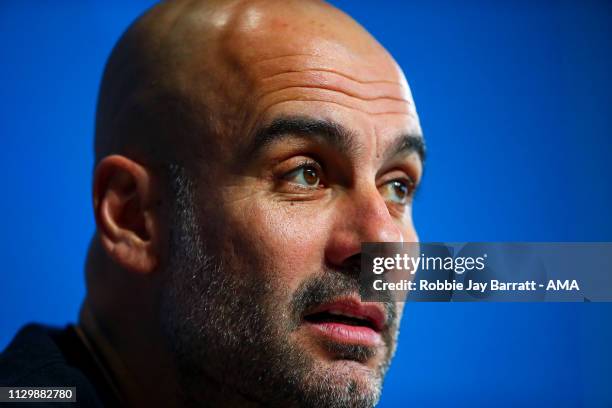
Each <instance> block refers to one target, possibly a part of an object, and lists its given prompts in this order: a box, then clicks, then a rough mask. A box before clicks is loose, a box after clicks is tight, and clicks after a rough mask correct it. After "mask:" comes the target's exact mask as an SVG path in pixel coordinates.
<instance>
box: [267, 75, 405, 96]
mask: <svg viewBox="0 0 612 408" xmlns="http://www.w3.org/2000/svg"><path fill="white" fill-rule="evenodd" d="M259 82H260V84H264V89H263V92H274V91H278V90H281V89H290V88H321V89H328V90H332V91H336V92H340V93H343V94H345V95H347V96H352V97H355V98H358V99H361V100H364V101H376V100H382V99H387V100H390V101H397V102H403V103H407V104H410V103H411V101H410V100H408V99H406V98H403V97H401V95H402V92H401V90H400V89H393V88H392V87H390V86H389V84H386V83H380V82H368V83H363V82H357V81H353V80H349V79H347V78H346V77H345V76H342V75H338V74H336V73H333V72H330V71H320V70H313V69H308V70H302V71H285V72H279V73H276V74H274V75H272V76H270V77H266V78H263V79H260V81H259ZM270 82H272V84H270V85H267V86H266V85H265V84H266V83H270ZM376 85H378V86H376ZM394 91H395V92H394Z"/></svg>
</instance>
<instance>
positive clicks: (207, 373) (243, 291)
mask: <svg viewBox="0 0 612 408" xmlns="http://www.w3.org/2000/svg"><path fill="white" fill-rule="evenodd" d="M170 170H171V174H170V177H171V180H170V181H171V185H172V190H173V193H174V195H175V197H174V202H175V204H174V209H173V211H172V216H173V218H174V220H173V228H172V231H171V237H170V239H171V241H170V246H171V247H170V254H171V255H170V261H169V263H168V268H167V272H166V273H167V278H166V279H167V282H166V285H165V288H166V290H165V292H164V293H163V295H162V299H161V315H162V329H163V331H164V334H165V336H166V338H167V342H168V346H169V348H170V350H171V352H172V353H173V354H174V355H175V356H176V363H177V367H178V377H179V383H180V385H181V391H180V395H179V396H178V397H179V399H180V400H181V401H182V403H183V404H184V405H185V406H209V405H214V404H216V403H219V404H223V403H224V401H222V400H219V396H222V395H224V394H225V395H236V394H239V395H241V396H242V397H243V398H244V399H246V400H248V401H250V402H252V403H253V405H264V406H278V407H287V406H296V407H298V406H299V407H330V408H340V407H356V408H359V407H364V408H365V407H372V406H374V405H375V404H376V403H377V402H378V399H379V397H380V391H381V387H382V378H383V376H384V372H385V371H386V369H387V367H388V363H389V361H390V359H391V354H392V351H390V352H389V353H388V356H387V358H386V361H385V362H384V363H383V364H381V366H380V367H379V369H378V370H377V372H376V373H374V374H371V373H370V378H369V379H368V380H367V381H366V383H367V384H366V385H365V386H364V385H363V384H362V383H358V382H357V381H355V380H354V379H353V378H350V379H340V380H339V379H338V378H337V377H338V373H337V372H336V371H331V370H326V369H325V367H324V366H323V365H322V364H321V363H318V362H317V361H315V360H314V359H313V357H312V356H310V355H308V354H307V352H306V351H305V350H303V349H302V348H300V347H298V345H297V344H295V342H292V341H291V334H292V331H293V330H294V329H295V328H296V323H295V320H294V319H293V316H292V313H291V312H290V311H289V310H287V311H285V312H283V311H279V302H278V301H279V300H284V301H285V302H286V303H285V304H289V300H290V299H291V297H290V295H291V294H289V293H279V289H278V288H273V287H272V286H271V284H270V283H271V282H270V281H268V280H265V279H261V278H260V279H257V280H256V279H255V278H254V276H255V274H248V273H244V274H241V275H240V279H236V278H235V277H236V276H238V275H237V274H236V273H232V272H231V271H228V270H226V268H225V267H224V263H223V259H222V257H220V256H213V255H211V254H209V253H207V250H206V248H207V246H206V242H205V240H204V239H203V234H202V233H201V231H200V227H199V226H200V225H201V224H200V223H199V222H198V221H199V220H198V217H197V215H196V214H197V213H196V211H195V208H194V207H195V206H194V203H195V201H194V195H193V192H194V186H193V184H192V183H191V181H190V180H189V178H188V176H187V175H186V172H185V170H184V169H183V168H179V167H173V168H171V169H170ZM274 300H276V302H274ZM286 309H289V308H288V307H287V308H286ZM284 322H286V323H285V324H283V323H284ZM344 368H345V369H346V370H351V369H352V368H351V367H350V366H346V367H344ZM363 369H364V370H365V368H363ZM348 374H349V373H347V376H348ZM207 387H212V388H207ZM364 388H366V389H364ZM210 390H214V392H211V391H210ZM226 402H227V401H226Z"/></svg>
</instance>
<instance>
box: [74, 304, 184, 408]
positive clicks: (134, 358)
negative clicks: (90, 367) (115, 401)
mask: <svg viewBox="0 0 612 408" xmlns="http://www.w3.org/2000/svg"><path fill="white" fill-rule="evenodd" d="M116 323H117V320H113V325H112V328H111V326H110V325H105V324H104V320H103V319H100V318H98V317H97V315H96V313H94V311H93V310H92V307H91V305H90V304H89V302H88V301H87V300H85V302H84V303H83V306H82V308H81V312H80V315H79V329H80V330H81V332H82V333H83V335H84V337H85V341H86V342H88V343H89V345H88V347H89V348H90V349H91V350H92V351H93V352H94V353H95V354H96V358H97V359H98V360H99V361H101V362H102V366H103V367H102V369H104V370H106V371H107V375H106V377H108V378H110V381H112V384H111V386H112V388H114V389H115V390H116V391H117V393H118V394H119V395H118V397H119V399H121V400H122V401H124V403H125V404H126V405H127V406H166V407H176V406H179V404H178V403H177V401H176V396H177V394H178V393H177V389H178V387H177V386H176V382H175V381H174V380H173V377H172V376H171V375H170V373H173V372H175V371H174V370H172V369H171V365H170V364H165V363H164V358H163V357H162V356H165V355H167V353H166V352H165V351H162V350H160V349H161V348H160V347H159V343H158V342H156V341H154V339H153V338H152V337H151V336H146V335H143V334H144V333H143V331H142V330H139V329H140V327H138V324H137V323H136V324H129V323H128V324H125V325H124V326H123V327H122V328H120V327H117V326H118V325H117V324H116ZM147 337H148V338H147Z"/></svg>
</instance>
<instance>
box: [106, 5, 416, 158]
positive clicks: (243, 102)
mask: <svg viewBox="0 0 612 408" xmlns="http://www.w3.org/2000/svg"><path fill="white" fill-rule="evenodd" d="M300 87H301V88H303V89H305V88H306V87H310V88H311V89H312V90H314V91H315V92H314V95H311V96H309V97H303V96H297V98H300V99H307V98H311V99H313V98H318V99H322V100H329V99H330V98H328V97H329V96H330V95H329V93H330V92H336V93H338V94H344V99H346V101H344V102H346V103H347V104H348V105H351V106H353V105H355V106H356V107H357V108H359V109H361V110H364V111H365V112H367V113H371V114H376V113H384V112H390V111H394V110H398V109H399V110H400V111H406V112H409V111H411V109H413V108H412V106H410V105H411V104H410V103H408V104H404V105H405V106H403V107H399V108H398V107H397V106H394V105H398V104H397V103H395V104H394V102H398V101H399V102H400V103H401V102H409V101H410V95H409V90H408V87H407V86H406V84H405V80H404V78H403V75H402V74H401V71H400V70H399V69H398V68H397V66H396V64H395V62H394V61H393V59H392V58H391V57H390V56H389V55H388V53H387V52H386V51H385V50H384V49H383V48H382V47H381V46H380V45H379V44H378V42H377V41H376V40H375V39H374V38H373V37H371V36H370V35H369V34H368V33H367V32H366V31H365V30H364V29H363V28H362V27H361V26H360V25H359V24H358V23H356V22H355V21H354V20H353V19H351V18H350V17H349V16H347V15H346V14H344V13H342V12H341V11H339V10H338V9H336V8H334V7H332V6H330V5H328V4H327V3H324V2H322V1H310V0H289V1H287V0H263V1H239V0H222V1H203V0H177V1H168V2H164V3H162V4H160V5H158V6H156V7H154V8H152V9H151V10H149V11H148V12H147V13H145V14H144V15H143V16H142V17H141V18H140V19H138V20H137V21H136V22H135V23H134V24H133V25H132V26H131V27H130V28H129V29H128V30H127V32H126V33H125V34H124V35H123V37H122V38H121V40H120V41H119V43H118V44H117V46H116V47H115V49H114V50H113V52H112V55H111V57H110V58H109V61H108V64H107V67H106V70H105V73H104V77H103V81H102V84H101V88H100V95H99V101H98V111H97V118H96V143H95V149H96V162H98V161H99V160H100V159H101V158H103V157H105V156H107V155H109V154H112V153H119V154H124V155H127V156H129V157H132V158H134V159H136V160H139V161H141V162H145V163H147V162H151V161H153V162H158V161H168V160H169V161H181V162H182V161H187V162H189V161H190V159H193V158H194V157H193V156H196V157H200V155H202V154H204V152H206V154H205V155H206V156H209V155H211V156H213V157H219V158H221V157H223V156H224V155H227V154H228V152H227V151H226V148H227V146H228V143H229V144H230V145H233V144H234V143H236V142H238V141H239V139H240V138H241V137H245V136H246V135H248V134H249V132H251V131H253V130H254V128H255V127H256V126H257V123H258V121H260V120H262V119H263V117H264V116H265V115H266V113H268V112H267V110H268V109H270V108H271V107H273V106H274V105H275V104H278V103H279V102H281V101H282V100H284V99H287V98H291V97H292V96H294V94H295V93H296V92H295V91H299V88H300ZM326 92H327V93H328V95H325V93H326ZM336 96H340V95H336ZM349 99H352V100H349ZM372 100H375V102H377V103H369V104H367V106H363V105H366V104H365V103H364V102H367V101H372ZM330 102H334V103H338V101H330ZM342 102H343V101H340V103H342ZM410 113H411V112H410Z"/></svg>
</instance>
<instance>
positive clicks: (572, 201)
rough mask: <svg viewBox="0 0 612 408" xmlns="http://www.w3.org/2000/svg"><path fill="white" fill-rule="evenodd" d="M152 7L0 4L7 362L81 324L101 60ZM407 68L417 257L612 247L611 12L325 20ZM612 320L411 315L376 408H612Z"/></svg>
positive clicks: (530, 310) (530, 7)
mask: <svg viewBox="0 0 612 408" xmlns="http://www.w3.org/2000/svg"><path fill="white" fill-rule="evenodd" d="M151 3H152V2H151V1H142V0H141V1H130V2H126V1H119V0H114V1H108V0H107V1H93V0H88V1H86V0H78V1H77V0H75V1H62V2H59V1H42V0H41V1H24V0H14V1H10V0H3V1H2V2H1V3H0V41H1V42H2V52H0V84H1V86H0V106H1V108H0V135H1V137H2V149H0V172H1V173H2V174H3V180H4V190H3V193H2V200H0V214H1V217H2V229H1V230H0V256H1V257H2V259H3V262H2V266H1V272H0V349H1V348H4V346H5V345H6V344H7V343H8V342H9V340H10V339H11V337H12V336H13V334H14V333H15V332H16V330H17V329H18V328H19V327H20V326H21V325H22V324H24V323H26V322H28V321H40V322H45V323H49V324H64V323H66V322H68V321H74V320H75V318H76V314H77V312H78V308H79V304H80V301H81V299H82V297H83V295H84V283H83V261H84V257H85V251H86V248H87V244H88V241H89V238H90V236H91V234H92V232H93V230H94V223H93V217H92V212H91V205H90V177H91V170H92V162H93V153H92V151H93V148H92V137H93V120H94V108H95V100H96V94H97V86H98V83H99V80H100V77H101V73H102V69H103V66H104V62H105V59H106V57H107V56H108V54H109V52H110V50H111V48H112V46H113V44H114V42H115V41H116V40H117V38H118V37H119V35H120V34H121V32H122V31H123V30H124V29H125V27H126V26H127V25H128V24H129V22H130V21H132V20H133V19H134V18H135V17H136V16H137V15H139V14H140V13H141V12H142V11H143V10H144V9H146V8H147V7H148V6H149V5H150V4H151ZM333 3H334V4H337V5H338V6H339V7H340V8H342V9H344V10H345V11H347V12H348V13H349V14H351V15H353V16H354V17H355V18H356V19H357V20H359V21H360V22H362V24H363V25H365V27H366V28H368V29H369V30H370V31H371V32H372V33H373V34H374V35H375V36H376V37H377V38H378V39H379V40H380V41H381V43H383V45H385V46H386V47H387V48H388V49H389V50H390V51H391V53H392V54H393V55H394V56H395V57H396V59H397V60H398V62H399V63H400V65H401V66H402V67H403V68H404V70H405V72H406V75H407V77H408V80H409V81H410V83H411V87H412V90H413V94H414V96H415V99H416V102H417V107H418V109H419V113H420V116H421V120H422V125H423V129H424V131H425V135H426V138H427V141H428V147H429V160H428V163H427V170H426V176H425V179H424V184H423V189H422V190H421V191H420V193H419V195H418V197H417V200H416V203H415V217H416V222H417V227H418V230H419V233H420V236H421V239H422V240H424V241H470V240H471V241H612V216H611V215H610V211H611V209H612V164H611V160H610V158H609V156H610V155H611V153H612V132H611V131H612V79H611V78H610V74H611V73H612V3H611V2H609V1H580V2H578V1H571V2H570V1H542V0H540V1H531V2H527V1H514V2H488V1H477V0H468V1H466V2H456V1H450V0H448V1H422V2H418V3H417V2H405V1H385V2H380V1H379V2H366V1H355V0H337V1H334V2H333ZM611 326H612V304H467V303H463V304H409V305H408V306H407V310H406V314H405V318H404V321H403V325H402V334H401V340H400V346H399V351H398V353H397V357H396V360H395V362H394V365H393V366H392V369H391V371H390V373H389V376H388V378H387V381H386V386H385V389H384V392H383V399H382V402H381V404H380V406H382V407H392V406H408V405H410V406H424V407H447V406H455V407H472V406H497V407H502V406H508V407H510V406H555V407H576V406H588V407H599V406H601V407H604V406H605V407H609V406H612V389H610V383H611V379H612V351H611V349H610V346H611V345H612V329H611Z"/></svg>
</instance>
